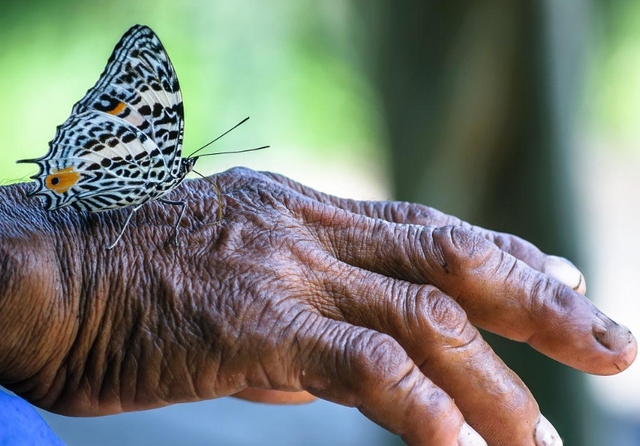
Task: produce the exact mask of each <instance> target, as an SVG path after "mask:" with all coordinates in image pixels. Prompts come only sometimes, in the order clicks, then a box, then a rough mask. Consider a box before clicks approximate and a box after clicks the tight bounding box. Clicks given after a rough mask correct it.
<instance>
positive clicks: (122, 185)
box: [18, 25, 266, 249]
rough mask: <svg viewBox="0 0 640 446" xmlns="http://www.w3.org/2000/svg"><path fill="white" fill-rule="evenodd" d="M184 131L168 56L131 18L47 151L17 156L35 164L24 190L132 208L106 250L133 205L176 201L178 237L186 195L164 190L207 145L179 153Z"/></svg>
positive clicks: (68, 201) (77, 204)
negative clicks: (29, 184)
mask: <svg viewBox="0 0 640 446" xmlns="http://www.w3.org/2000/svg"><path fill="white" fill-rule="evenodd" d="M247 119H248V118H247ZM247 119H245V120H244V121H242V122H241V123H240V124H242V123H243V122H245V121H246V120H247ZM240 124H238V125H240ZM238 125H236V126H235V127H237V126H238ZM235 127H233V128H235ZM233 128H232V129H231V130H233ZM231 130H228V131H227V132H225V133H224V134H223V135H225V134H226V133H228V132H229V131H231ZM183 134H184V110H183V104H182V94H181V92H180V84H179V83H178V77H177V76H176V73H175V70H174V68H173V65H172V64H171V60H170V59H169V56H168V54H167V52H166V51H165V49H164V47H163V45H162V43H161V42H160V39H158V37H157V36H156V34H155V33H154V32H153V31H152V30H151V29H150V28H149V27H147V26H142V25H135V26H133V27H131V28H130V29H129V30H128V31H127V32H126V33H125V34H124V35H123V36H122V38H121V39H120V41H119V42H118V44H117V45H116V47H115V49H114V50H113V53H112V54H111V57H109V60H108V62H107V65H106V67H105V69H104V72H103V73H102V75H101V76H100V78H99V80H98V82H97V83H96V84H95V86H94V87H93V88H91V89H89V91H87V93H86V94H85V96H84V97H83V98H82V99H81V100H80V101H78V102H77V103H76V104H75V105H74V106H73V109H72V111H71V115H70V116H69V118H68V119H67V120H66V121H65V122H64V123H63V124H62V125H60V126H58V128H57V131H56V135H55V137H54V139H53V140H52V141H51V142H50V143H49V151H48V152H47V154H46V155H44V156H42V157H40V158H35V159H26V160H20V161H18V163H35V164H37V165H38V166H39V168H40V171H39V172H38V173H37V174H36V175H34V176H32V177H31V178H32V179H34V180H36V181H35V187H34V188H33V190H31V191H30V192H29V193H28V195H29V196H38V197H42V198H43V199H44V201H45V207H46V208H47V209H48V210H51V211H52V210H56V209H60V208H62V207H65V206H69V207H71V208H74V209H76V210H78V211H88V212H102V211H107V210H111V209H120V208H126V207H130V208H131V209H132V211H131V212H130V213H129V215H128V216H127V219H126V221H125V223H124V225H123V227H122V230H121V231H120V233H119V235H118V237H117V238H116V240H115V241H114V242H113V243H112V244H111V245H110V246H109V247H108V249H112V248H113V247H114V246H115V245H116V244H117V243H118V242H119V241H120V239H121V238H122V235H123V234H124V231H125V229H126V228H127V226H128V225H129V222H130V221H131V217H132V216H133V215H134V214H135V212H136V211H137V210H138V209H140V207H141V206H143V205H144V204H145V203H148V202H150V201H153V200H158V201H160V202H162V203H165V204H169V205H174V206H180V207H181V209H180V215H179V217H178V220H177V222H176V225H175V234H176V242H177V231H178V227H179V225H180V222H181V221H182V217H183V216H184V213H185V210H186V202H185V201H178V200H169V199H167V198H165V196H166V195H167V194H168V193H169V192H171V191H172V190H173V189H175V188H176V187H177V186H179V185H180V183H182V182H183V181H184V179H185V177H186V175H187V174H188V173H189V172H191V171H192V170H193V167H194V165H195V163H196V161H197V160H198V158H199V157H197V156H193V155H195V153H197V152H198V151H200V150H201V149H202V148H204V147H206V146H204V147H202V148H200V149H198V150H197V151H196V152H194V153H193V154H192V155H190V156H188V157H182V139H183ZM223 135H221V136H220V137H222V136H223ZM220 137H218V138H216V139H215V140H217V139H219V138H220ZM215 140H214V141H215ZM212 142H213V141H212ZM208 145H209V144H207V146H208ZM265 147H266V146H265ZM265 147H260V148H258V149H249V150H259V149H262V148H265ZM220 153H230V152H220ZM234 153H237V152H234ZM214 154H215V153H212V154H205V155H200V156H206V155H214ZM216 189H217V186H216ZM217 190H218V189H217ZM218 195H220V192H219V190H218ZM219 212H221V206H219ZM219 217H220V218H221V215H219Z"/></svg>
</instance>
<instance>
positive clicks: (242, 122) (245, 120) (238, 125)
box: [187, 116, 249, 158]
mask: <svg viewBox="0 0 640 446" xmlns="http://www.w3.org/2000/svg"><path fill="white" fill-rule="evenodd" d="M248 120H249V117H248V116H247V117H246V118H244V119H243V120H242V121H240V122H239V123H237V124H236V125H234V126H233V127H231V128H230V129H229V130H227V131H226V132H224V133H223V134H222V135H220V136H218V137H217V138H216V139H214V140H213V141H210V142H208V143H207V144H205V145H204V146H202V147H200V148H199V149H198V150H196V151H195V152H193V153H192V154H191V155H189V156H188V157H187V158H192V157H193V155H195V154H196V153H198V152H199V151H201V150H202V149H204V148H206V147H209V146H210V145H211V144H213V143H214V142H216V141H217V140H219V139H220V138H222V137H223V136H224V135H226V134H227V133H229V132H230V131H232V130H235V129H236V128H238V127H240V126H241V125H242V124H244V123H245V122H247V121H248Z"/></svg>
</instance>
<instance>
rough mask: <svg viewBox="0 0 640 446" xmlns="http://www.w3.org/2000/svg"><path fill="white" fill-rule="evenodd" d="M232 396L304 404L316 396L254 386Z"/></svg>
mask: <svg viewBox="0 0 640 446" xmlns="http://www.w3.org/2000/svg"><path fill="white" fill-rule="evenodd" d="M232 396H233V397H235V398H239V399H242V400H246V401H253V402H255V403H265V404H306V403H310V402H312V401H315V400H316V397H315V396H313V395H311V394H310V393H308V392H285V391H282V390H264V389H255V388H249V389H244V390H242V391H240V392H238V393H236V394H235V395H232Z"/></svg>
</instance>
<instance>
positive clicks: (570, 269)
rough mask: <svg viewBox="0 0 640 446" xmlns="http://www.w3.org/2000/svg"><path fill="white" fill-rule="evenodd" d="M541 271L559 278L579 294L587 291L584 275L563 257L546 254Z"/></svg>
mask: <svg viewBox="0 0 640 446" xmlns="http://www.w3.org/2000/svg"><path fill="white" fill-rule="evenodd" d="M542 272H543V273H544V274H546V275H548V276H551V277H553V278H554V279H556V280H559V281H560V282H562V283H564V284H565V285H567V286H568V287H571V288H572V289H573V290H575V291H577V292H578V293H580V294H584V293H586V292H587V283H586V282H585V280H584V276H583V275H582V273H581V272H580V271H579V270H578V268H576V267H575V266H574V265H573V263H571V262H570V261H568V260H567V259H565V258H564V257H557V256H547V258H546V260H545V261H544V263H543V265H542Z"/></svg>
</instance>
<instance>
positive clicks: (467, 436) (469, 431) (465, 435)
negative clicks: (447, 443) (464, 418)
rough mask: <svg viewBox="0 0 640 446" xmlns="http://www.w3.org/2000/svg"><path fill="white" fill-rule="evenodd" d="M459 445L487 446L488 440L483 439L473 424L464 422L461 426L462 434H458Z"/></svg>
mask: <svg viewBox="0 0 640 446" xmlns="http://www.w3.org/2000/svg"><path fill="white" fill-rule="evenodd" d="M458 445H459V446H487V442H486V441H484V440H483V439H482V437H481V436H480V434H479V433H477V432H476V431H475V430H474V429H473V428H472V427H471V426H469V425H468V424H467V423H464V424H463V425H462V427H461V428H460V434H459V435H458Z"/></svg>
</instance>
